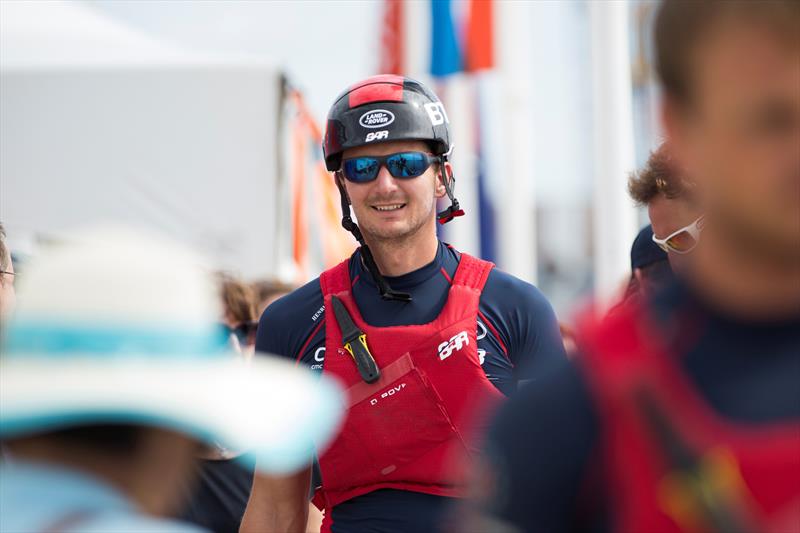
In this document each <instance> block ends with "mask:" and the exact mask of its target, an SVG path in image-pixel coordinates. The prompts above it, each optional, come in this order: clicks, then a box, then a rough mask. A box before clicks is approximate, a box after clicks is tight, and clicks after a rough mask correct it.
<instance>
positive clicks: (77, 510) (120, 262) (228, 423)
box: [0, 229, 339, 532]
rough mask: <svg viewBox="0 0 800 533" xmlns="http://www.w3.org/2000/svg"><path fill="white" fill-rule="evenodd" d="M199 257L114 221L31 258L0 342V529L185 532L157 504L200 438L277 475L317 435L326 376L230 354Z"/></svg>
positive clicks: (177, 485) (324, 420)
mask: <svg viewBox="0 0 800 533" xmlns="http://www.w3.org/2000/svg"><path fill="white" fill-rule="evenodd" d="M202 264H204V261H203V260H201V259H200V258H199V257H197V256H195V255H194V254H192V253H190V252H186V251H184V250H183V248H181V247H180V246H178V245H175V244H174V243H172V242H168V241H163V240H161V239H159V238H153V237H149V236H143V235H142V234H139V233H137V232H132V231H129V230H118V229H115V230H96V231H93V232H89V233H77V234H74V235H73V236H72V238H71V239H70V241H69V242H68V243H66V244H62V245H59V246H57V247H54V248H53V249H50V250H47V251H45V252H42V253H41V255H40V256H38V257H37V258H36V260H35V261H33V262H32V263H31V264H30V267H29V268H28V270H27V275H26V278H25V280H24V281H23V282H22V283H20V286H19V294H20V301H19V302H20V305H19V306H18V307H17V308H16V310H15V312H14V315H13V318H12V319H11V320H10V322H9V324H8V327H7V328H6V331H5V332H4V333H5V334H4V337H3V339H2V346H0V354H2V355H1V356H0V439H2V443H3V445H4V447H5V449H6V451H7V452H8V453H7V460H5V461H3V463H2V464H0V509H2V512H0V530H2V531H14V532H27V531H32V532H42V531H104V532H105V531H119V532H123V531H124V532H132V531H153V532H155V531H158V532H167V531H196V530H197V529H195V528H194V527H193V526H189V525H185V524H182V523H180V522H176V521H172V520H169V519H167V518H164V517H165V516H168V515H170V514H172V513H173V512H175V510H176V509H178V508H179V506H180V504H181V503H182V502H180V499H181V496H182V495H184V494H185V490H183V488H184V487H185V485H186V484H187V483H189V482H190V479H191V477H192V475H193V471H194V469H193V463H194V461H195V455H196V453H197V452H198V450H199V449H200V446H201V444H206V445H214V444H216V443H218V442H221V443H224V444H225V445H226V446H230V447H232V448H234V449H252V450H255V452H254V453H256V455H257V458H258V463H259V465H260V467H261V468H263V469H265V470H266V471H270V472H273V473H287V472H292V471H294V470H295V469H297V468H301V467H302V466H303V465H304V463H305V462H306V461H307V460H308V458H307V456H306V453H307V452H303V451H302V450H303V447H304V446H306V447H310V446H311V443H312V442H318V443H319V445H324V442H325V441H326V440H327V439H328V438H329V437H330V436H331V434H332V432H333V431H334V430H335V428H336V425H337V423H338V419H339V407H338V406H339V393H338V389H337V388H336V387H335V386H333V385H332V384H330V383H329V382H328V381H327V380H324V379H323V380H322V381H320V380H319V379H317V378H313V377H311V376H309V375H308V374H306V373H305V372H303V371H300V370H297V369H294V368H292V367H291V365H286V364H282V363H281V362H280V361H276V360H270V359H267V358H259V360H252V361H249V362H248V364H245V363H244V361H242V360H240V359H237V358H236V357H234V356H233V354H232V352H231V350H230V349H229V348H228V344H227V336H226V335H225V333H224V331H223V330H222V329H221V328H220V326H219V322H218V316H219V312H220V306H219V300H218V293H217V291H216V287H215V284H214V282H213V279H212V277H211V276H209V275H207V274H206V273H205V272H204V271H203V270H201V267H200V266H199V265H202ZM65 279H68V280H69V282H68V283H64V280H65ZM301 397H302V402H300V401H299V400H300V399H301ZM284 402H288V404H289V405H283V404H284ZM293 406H296V407H293ZM298 450H300V451H298Z"/></svg>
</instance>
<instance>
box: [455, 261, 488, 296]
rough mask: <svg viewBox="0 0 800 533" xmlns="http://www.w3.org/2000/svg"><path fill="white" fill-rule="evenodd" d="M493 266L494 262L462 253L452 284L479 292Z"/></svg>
mask: <svg viewBox="0 0 800 533" xmlns="http://www.w3.org/2000/svg"><path fill="white" fill-rule="evenodd" d="M493 268H494V263H491V262H489V261H484V260H483V259H478V258H477V257H473V256H471V255H469V254H464V253H462V254H461V260H460V261H459V263H458V268H456V273H455V275H454V276H453V285H454V286H460V287H466V288H468V289H475V290H477V291H478V292H480V291H482V290H483V287H484V285H486V280H487V279H489V273H490V272H491V271H492V269H493Z"/></svg>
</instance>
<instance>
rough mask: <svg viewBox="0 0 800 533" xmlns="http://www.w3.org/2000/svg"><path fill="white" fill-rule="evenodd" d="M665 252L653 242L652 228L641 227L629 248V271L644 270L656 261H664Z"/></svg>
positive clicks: (649, 226) (665, 257)
mask: <svg viewBox="0 0 800 533" xmlns="http://www.w3.org/2000/svg"><path fill="white" fill-rule="evenodd" d="M666 260H667V252H665V251H664V250H662V249H661V248H659V247H658V245H657V244H656V243H654V242H653V226H651V225H650V224H648V225H647V226H645V227H643V228H642V229H641V231H639V234H638V235H637V236H636V238H635V239H634V240H633V246H631V270H635V269H637V268H644V267H646V266H647V265H652V264H653V263H657V262H658V261H666Z"/></svg>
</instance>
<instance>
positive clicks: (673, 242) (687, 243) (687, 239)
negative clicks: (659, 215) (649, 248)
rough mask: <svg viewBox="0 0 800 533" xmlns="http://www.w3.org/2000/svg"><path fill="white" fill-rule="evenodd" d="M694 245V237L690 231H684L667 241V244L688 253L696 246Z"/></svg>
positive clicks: (677, 250)
mask: <svg viewBox="0 0 800 533" xmlns="http://www.w3.org/2000/svg"><path fill="white" fill-rule="evenodd" d="M694 245H695V240H694V237H692V235H691V233H689V232H688V231H682V232H680V233H678V234H677V235H674V236H673V237H671V238H670V239H669V240H668V241H667V246H669V247H670V248H671V249H673V250H675V251H676V252H678V253H686V252H688V251H689V250H691V249H692V248H694Z"/></svg>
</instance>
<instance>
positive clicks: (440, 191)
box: [436, 161, 453, 198]
mask: <svg viewBox="0 0 800 533" xmlns="http://www.w3.org/2000/svg"><path fill="white" fill-rule="evenodd" d="M439 169H440V172H439V176H438V177H437V179H436V198H444V197H445V195H446V194H447V189H446V188H445V186H444V183H445V182H444V180H445V179H446V180H448V181H450V182H452V180H453V166H452V165H451V164H450V163H449V162H447V161H445V162H444V164H441V165H439Z"/></svg>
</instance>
